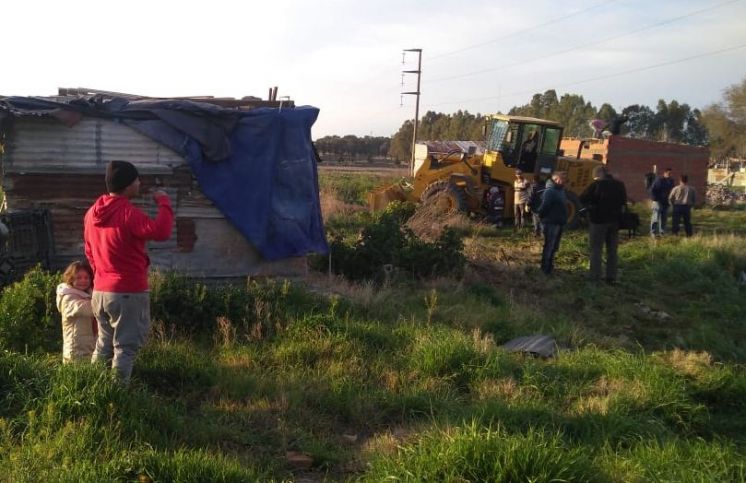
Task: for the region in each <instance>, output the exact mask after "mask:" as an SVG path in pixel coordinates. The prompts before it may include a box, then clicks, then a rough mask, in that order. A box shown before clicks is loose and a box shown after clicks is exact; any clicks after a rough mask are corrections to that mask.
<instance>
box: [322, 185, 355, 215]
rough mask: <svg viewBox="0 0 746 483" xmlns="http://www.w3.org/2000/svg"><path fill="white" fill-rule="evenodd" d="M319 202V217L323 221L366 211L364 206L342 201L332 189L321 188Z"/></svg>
mask: <svg viewBox="0 0 746 483" xmlns="http://www.w3.org/2000/svg"><path fill="white" fill-rule="evenodd" d="M319 202H320V204H321V216H322V217H323V218H324V219H325V220H328V219H329V218H330V217H331V216H333V215H334V216H336V215H351V214H353V213H357V212H359V211H365V210H366V208H365V207H364V206H360V205H355V204H352V203H346V202H344V201H342V200H341V199H340V198H339V194H338V193H337V191H336V190H334V189H333V188H322V189H321V190H320V191H319Z"/></svg>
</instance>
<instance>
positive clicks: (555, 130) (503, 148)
mask: <svg viewBox="0 0 746 483" xmlns="http://www.w3.org/2000/svg"><path fill="white" fill-rule="evenodd" d="M485 135H486V140H485V141H484V142H474V141H427V142H422V143H417V145H416V147H415V166H414V168H415V169H414V179H413V180H412V183H411V184H409V183H407V182H404V181H403V182H401V183H399V184H396V185H392V186H386V187H382V188H378V189H376V190H374V191H372V192H371V193H369V194H368V203H369V206H370V208H371V209H372V210H380V209H383V208H385V207H386V205H388V203H390V202H391V201H394V200H401V201H413V202H420V203H423V204H428V205H433V204H434V205H436V206H438V208H439V209H442V210H443V211H462V212H465V213H482V212H484V210H485V208H486V205H485V194H486V193H487V192H488V191H489V190H490V188H493V187H495V188H497V189H498V190H499V193H500V195H501V196H502V199H503V200H504V206H505V207H508V208H507V209H505V211H504V213H503V215H502V218H503V219H509V218H512V216H513V211H512V209H510V208H509V207H512V206H513V198H514V192H513V181H514V180H515V171H516V169H520V170H521V171H523V173H524V176H525V177H526V178H527V179H528V180H529V181H532V179H533V178H534V176H538V177H539V178H540V179H541V180H542V182H544V180H546V179H548V178H549V176H551V174H552V173H553V172H555V171H564V172H565V173H566V174H567V184H566V189H567V195H568V196H567V197H568V209H569V213H570V221H569V224H570V226H574V225H577V224H579V223H580V216H579V210H580V203H579V201H578V195H579V194H580V193H581V192H582V191H583V190H584V189H585V188H586V187H587V186H588V185H589V184H590V183H591V182H592V181H593V178H592V176H591V173H592V170H593V168H594V167H595V166H597V165H599V164H602V163H601V162H600V161H595V160H589V159H577V158H569V157H564V156H562V154H563V153H562V152H561V151H560V149H559V143H560V140H561V139H562V127H561V126H560V125H559V124H558V123H556V122H553V121H547V120H544V119H536V118H529V117H518V116H505V115H500V114H498V115H493V116H489V117H488V118H487V123H486V125H485Z"/></svg>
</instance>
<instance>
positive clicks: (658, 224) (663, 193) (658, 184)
mask: <svg viewBox="0 0 746 483" xmlns="http://www.w3.org/2000/svg"><path fill="white" fill-rule="evenodd" d="M673 187H674V180H673V178H672V177H671V168H666V170H665V171H664V172H663V176H660V177H658V178H657V179H656V180H655V181H654V182H653V184H652V185H651V186H650V200H651V205H652V209H653V210H652V213H651V217H650V236H654V237H655V236H661V235H664V234H665V232H666V221H667V219H668V206H669V205H668V195H670V194H671V190H672V189H673Z"/></svg>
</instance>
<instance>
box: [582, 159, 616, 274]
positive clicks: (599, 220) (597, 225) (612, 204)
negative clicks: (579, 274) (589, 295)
mask: <svg viewBox="0 0 746 483" xmlns="http://www.w3.org/2000/svg"><path fill="white" fill-rule="evenodd" d="M593 179H594V181H593V183H591V184H590V185H589V186H588V187H587V188H586V189H585V191H583V193H582V194H581V195H580V202H581V203H583V205H585V206H586V207H588V211H589V218H590V224H589V232H588V242H589V245H590V256H591V274H590V278H591V280H592V281H594V282H596V281H600V280H601V263H602V261H601V258H602V257H601V256H602V252H603V247H604V245H606V281H607V282H608V283H614V282H616V272H617V247H618V245H619V218H620V217H621V215H622V209H623V207H624V205H626V204H627V190H626V189H625V187H624V183H622V182H621V181H618V180H616V179H614V178H613V177H612V176H611V175H610V174H609V173H608V172H607V171H606V168H605V167H604V166H596V167H595V168H594V169H593Z"/></svg>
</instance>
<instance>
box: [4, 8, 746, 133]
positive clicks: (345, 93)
mask: <svg viewBox="0 0 746 483" xmlns="http://www.w3.org/2000/svg"><path fill="white" fill-rule="evenodd" d="M0 15H2V19H3V21H2V25H3V27H2V31H3V56H2V67H0V95H22V96H48V95H54V94H56V93H57V88H58V87H86V88H94V89H102V90H109V91H117V92H126V93H132V94H141V95H148V96H157V97H168V96H174V97H176V96H191V95H195V96H196V95H213V96H220V97H223V96H227V97H237V98H240V97H243V96H246V95H254V96H258V97H263V98H266V96H267V92H268V89H269V87H270V86H278V88H279V89H278V95H279V96H280V97H282V96H289V97H290V98H291V99H293V100H294V101H295V103H296V104H297V105H313V106H316V107H318V108H319V109H320V115H319V118H318V120H317V122H316V124H315V125H314V128H313V137H314V138H318V137H321V136H325V135H333V134H336V135H346V134H355V135H359V136H362V135H372V136H389V135H392V134H394V133H395V132H396V131H397V130H398V129H399V127H400V126H401V124H402V123H403V122H404V121H405V120H406V119H412V118H413V117H414V110H415V109H414V105H415V96H411V95H405V96H402V95H401V92H403V91H405V92H406V91H415V90H416V87H417V86H416V80H417V76H416V75H415V74H405V75H404V78H403V79H402V73H401V72H402V70H416V69H417V54H415V53H411V52H410V53H407V54H406V55H405V56H404V57H403V56H402V51H403V49H410V48H419V49H422V77H421V100H420V115H422V114H424V113H425V112H426V111H428V110H433V111H437V112H445V113H452V112H455V111H457V110H468V111H469V112H472V113H483V114H484V113H493V112H500V111H502V112H506V111H507V110H508V109H510V108H511V107H512V106H515V105H521V104H525V103H527V102H529V100H530V99H531V96H532V95H533V94H534V93H537V92H544V91H545V90H547V89H552V88H553V89H556V90H557V93H558V94H559V95H562V94H565V93H573V94H580V95H582V96H583V97H584V98H585V99H586V100H587V101H590V102H591V103H593V104H594V105H595V106H596V107H598V106H600V105H601V104H602V103H604V102H608V103H609V104H611V105H612V106H613V107H614V108H616V109H617V110H621V109H622V108H624V107H626V106H628V105H631V104H645V105H648V106H651V107H652V108H655V105H656V104H657V102H658V100H659V99H665V100H667V101H670V100H673V99H676V100H677V101H679V102H681V103H688V104H689V105H690V106H692V107H696V108H703V107H705V106H707V105H709V104H712V103H714V102H718V101H720V100H721V99H722V93H723V90H724V89H725V88H726V87H728V86H730V85H734V84H737V83H740V82H741V81H742V80H743V79H744V78H746V21H744V19H746V0H564V1H556V0H512V1H508V0H459V1H457V0H450V1H445V0H431V1H425V0H421V1H418V2H414V1H408V0H377V1H365V2H364V1H353V0H314V1H311V0H296V1H292V0H274V1H272V2H258V1H249V0H244V1H227V0H210V1H204V0H202V1H192V0H182V1H178V2H177V1H166V0H161V1H157V0H150V1H142V0H129V1H127V2H119V1H113V0H112V1H107V2H102V1H100V0H99V1H86V0H66V1H65V2H64V3H59V2H52V1H39V0H8V1H6V2H3V6H2V9H1V13H0ZM402 61H404V63H402ZM402 80H403V85H402Z"/></svg>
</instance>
